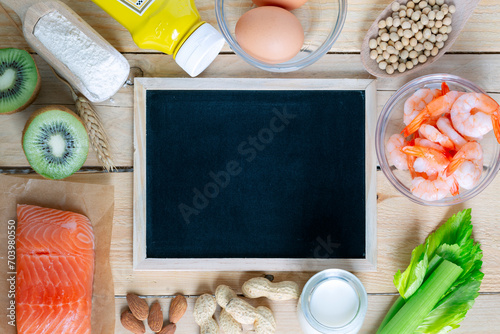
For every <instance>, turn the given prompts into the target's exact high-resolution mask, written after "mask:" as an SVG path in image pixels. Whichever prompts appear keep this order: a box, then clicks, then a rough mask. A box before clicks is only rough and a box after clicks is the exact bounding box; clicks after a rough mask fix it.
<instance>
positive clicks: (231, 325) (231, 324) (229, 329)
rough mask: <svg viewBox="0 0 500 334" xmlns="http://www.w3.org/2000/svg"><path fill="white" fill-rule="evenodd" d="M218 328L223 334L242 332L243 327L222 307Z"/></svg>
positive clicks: (240, 333) (239, 333)
mask: <svg viewBox="0 0 500 334" xmlns="http://www.w3.org/2000/svg"><path fill="white" fill-rule="evenodd" d="M219 324H220V328H221V329H222V331H223V332H224V334H242V333H243V328H242V326H241V324H240V323H239V322H238V321H236V320H235V319H234V318H233V316H232V315H231V314H229V313H227V311H226V310H224V309H222V311H221V312H220V316H219Z"/></svg>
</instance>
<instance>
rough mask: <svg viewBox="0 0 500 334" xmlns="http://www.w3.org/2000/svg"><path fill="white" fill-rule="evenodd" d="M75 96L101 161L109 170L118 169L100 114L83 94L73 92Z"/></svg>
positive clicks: (79, 111)
mask: <svg viewBox="0 0 500 334" xmlns="http://www.w3.org/2000/svg"><path fill="white" fill-rule="evenodd" d="M73 98H74V99H75V106H76V111H77V113H78V115H79V116H80V118H81V119H82V121H83V124H84V125H85V128H86V129H87V132H88V133H89V138H90V143H91V145H92V148H93V149H94V151H95V152H96V154H97V158H98V159H99V162H100V163H101V165H102V166H103V167H104V169H106V170H107V171H108V172H110V171H112V170H114V169H116V167H115V164H114V163H113V157H112V156H111V152H110V146H109V140H108V136H107V135H106V132H105V131H104V127H103V125H102V122H101V119H100V118H99V115H98V114H97V112H96V111H95V110H94V107H93V106H92V104H91V103H90V102H89V100H87V98H86V97H84V96H83V95H80V94H78V95H77V94H75V92H73Z"/></svg>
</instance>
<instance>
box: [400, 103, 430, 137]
mask: <svg viewBox="0 0 500 334" xmlns="http://www.w3.org/2000/svg"><path fill="white" fill-rule="evenodd" d="M427 119H429V115H428V113H427V108H425V109H424V110H422V111H421V112H420V113H419V114H418V115H417V117H415V118H414V119H413V121H411V122H410V124H408V125H407V126H406V127H405V128H404V129H403V131H401V134H402V135H403V136H404V137H409V136H411V135H412V134H413V133H415V132H416V131H417V130H418V129H419V128H420V126H421V125H422V124H423V123H424V122H425V121H426V120H427Z"/></svg>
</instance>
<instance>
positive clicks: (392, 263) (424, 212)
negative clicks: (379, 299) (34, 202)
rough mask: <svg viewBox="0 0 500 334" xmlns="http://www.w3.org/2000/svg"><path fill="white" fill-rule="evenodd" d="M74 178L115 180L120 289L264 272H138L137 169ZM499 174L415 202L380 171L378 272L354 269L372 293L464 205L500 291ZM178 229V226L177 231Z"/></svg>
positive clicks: (194, 288)
mask: <svg viewBox="0 0 500 334" xmlns="http://www.w3.org/2000/svg"><path fill="white" fill-rule="evenodd" d="M68 180H69V181H76V182H88V183H99V184H112V185H114V186H115V194H116V197H115V215H114V226H113V239H112V244H111V266H112V270H113V277H114V281H115V294H117V295H125V294H126V293H127V292H128V291H135V292H137V293H139V294H141V295H173V294H176V293H182V294H185V295H198V294H201V293H204V292H206V291H215V288H216V287H217V285H219V284H227V285H229V286H231V287H232V288H234V289H236V290H237V291H238V292H241V291H240V287H241V285H242V284H243V282H245V281H246V280H247V279H249V278H252V277H255V276H259V275H261V274H263V272H249V271H242V272H193V271H190V272H154V271H148V272H138V271H133V269H132V247H131V245H132V235H133V233H132V229H133V226H132V225H133V224H132V192H133V187H132V184H133V175H132V173H111V174H108V173H93V174H76V175H73V176H71V177H70V178H68ZM497 189H500V177H497V178H496V179H495V180H494V181H493V182H492V184H491V185H490V186H489V187H488V188H487V189H486V190H485V191H484V192H482V193H481V194H479V195H478V196H477V197H475V198H474V199H472V200H471V201H469V202H466V203H462V204H459V205H456V206H453V207H445V208H439V207H429V206H420V205H415V204H414V203H413V202H410V201H409V200H408V199H406V198H405V197H403V195H401V194H400V193H398V192H397V190H396V189H395V188H394V187H392V186H391V185H390V184H389V183H388V181H387V180H386V178H385V176H384V175H383V174H382V173H381V172H380V171H379V172H377V193H378V205H377V209H378V212H377V215H378V226H377V230H378V233H377V239H378V257H377V272H370V273H367V272H365V273H355V274H356V275H357V276H358V277H359V279H360V280H361V281H362V282H363V284H364V285H365V288H366V290H367V291H368V293H394V292H396V289H395V288H394V285H393V283H392V279H393V275H394V273H395V272H396V271H397V270H398V269H404V268H406V267H407V266H408V263H409V261H410V255H411V251H412V250H413V248H415V247H416V246H417V245H418V244H420V243H422V242H423V241H424V239H425V238H426V237H427V235H428V234H429V233H430V232H432V231H433V230H434V229H435V228H437V227H438V226H439V225H440V224H441V223H443V222H444V221H445V220H446V219H448V217H450V216H451V215H452V214H454V213H456V212H457V211H459V210H462V209H465V208H469V207H472V208H473V211H472V222H473V224H474V238H475V239H476V240H477V241H478V242H480V243H481V247H482V249H483V252H484V257H483V261H484V264H483V272H484V273H485V277H484V280H483V283H482V285H481V291H482V292H500V280H499V279H498V277H500V265H499V263H500V248H499V247H498V245H500V229H498V227H497V224H498V212H500V201H498V194H497V193H498V190H497ZM172 233H175V231H172ZM267 273H268V274H273V275H274V276H275V278H276V280H277V281H282V280H294V281H296V282H298V283H299V284H300V285H301V286H303V285H304V284H305V282H306V281H307V280H308V279H309V278H310V277H311V276H312V275H313V274H314V273H313V272H297V273H292V272H272V271H270V272H267Z"/></svg>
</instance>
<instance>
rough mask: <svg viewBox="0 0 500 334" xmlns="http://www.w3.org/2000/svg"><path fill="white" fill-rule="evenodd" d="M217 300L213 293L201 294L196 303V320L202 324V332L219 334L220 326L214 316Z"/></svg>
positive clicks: (203, 333) (202, 333)
mask: <svg viewBox="0 0 500 334" xmlns="http://www.w3.org/2000/svg"><path fill="white" fill-rule="evenodd" d="M216 309H217V302H216V301H215V298H214V297H213V296H212V295H209V294H203V295H201V296H200V297H199V298H198V299H197V300H196V303H195V304H194V314H193V315H194V321H196V323H197V324H198V326H200V333H201V334H218V333H219V326H217V322H216V321H215V319H214V318H213V315H214V313H215V310H216Z"/></svg>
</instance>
